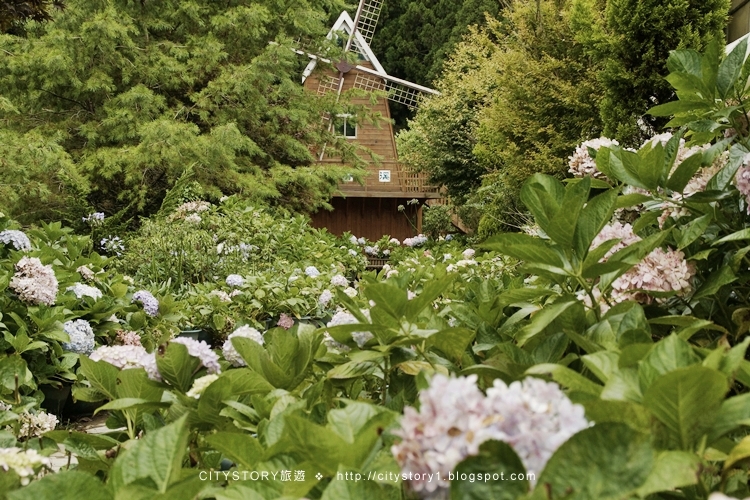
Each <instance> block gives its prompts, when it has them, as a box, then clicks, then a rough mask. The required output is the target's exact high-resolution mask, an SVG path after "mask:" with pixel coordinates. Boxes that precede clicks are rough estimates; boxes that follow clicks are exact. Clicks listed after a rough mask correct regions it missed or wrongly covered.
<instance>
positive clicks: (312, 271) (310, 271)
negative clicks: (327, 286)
mask: <svg viewBox="0 0 750 500" xmlns="http://www.w3.org/2000/svg"><path fill="white" fill-rule="evenodd" d="M305 274H306V275H308V276H309V277H311V278H317V277H318V276H320V271H318V268H317V267H315V266H307V267H306V268H305Z"/></svg>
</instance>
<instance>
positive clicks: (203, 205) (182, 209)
mask: <svg viewBox="0 0 750 500" xmlns="http://www.w3.org/2000/svg"><path fill="white" fill-rule="evenodd" d="M210 208H211V204H210V203H209V202H207V201H188V202H186V203H183V204H182V205H180V206H179V207H177V208H175V210H174V212H173V216H176V217H184V216H185V215H186V214H189V213H200V212H205V211H206V210H208V209H210Z"/></svg>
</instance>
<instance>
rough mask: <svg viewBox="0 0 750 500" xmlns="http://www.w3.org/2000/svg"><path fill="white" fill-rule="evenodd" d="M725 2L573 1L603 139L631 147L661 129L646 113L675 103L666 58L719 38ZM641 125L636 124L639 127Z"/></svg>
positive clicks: (712, 0)
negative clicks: (593, 68) (598, 88)
mask: <svg viewBox="0 0 750 500" xmlns="http://www.w3.org/2000/svg"><path fill="white" fill-rule="evenodd" d="M729 3H730V2H729V0H606V1H605V0H575V2H574V5H573V16H572V20H573V22H574V29H575V31H576V37H577V39H578V40H579V41H581V42H582V43H583V44H584V45H586V47H587V49H588V50H589V52H590V53H591V54H592V55H593V56H594V58H595V60H596V61H597V64H598V67H599V68H600V70H599V79H600V81H601V83H602V86H603V88H604V99H603V100H602V102H601V117H602V121H603V123H604V134H605V135H607V136H609V137H613V138H616V139H618V140H619V141H621V142H623V143H625V144H628V145H631V146H637V145H640V143H641V141H642V140H643V139H644V138H645V137H647V136H649V135H653V134H654V133H656V132H659V131H660V130H661V127H663V126H664V124H665V123H666V120H665V119H655V118H653V117H651V116H648V115H646V111H647V110H648V109H649V108H651V107H653V106H654V105H655V104H660V103H665V102H668V101H670V100H672V99H674V94H673V92H672V90H671V87H670V85H669V83H668V82H667V81H666V80H665V79H664V78H665V77H666V76H667V74H668V71H667V65H666V61H667V57H668V56H669V52H670V51H671V50H675V49H682V48H693V49H696V50H702V49H703V48H704V47H705V46H706V45H707V44H708V42H709V41H711V40H712V39H713V38H716V37H718V38H722V39H723V37H724V35H723V30H724V28H725V27H726V24H727V11H728V9H729ZM639 123H640V125H639Z"/></svg>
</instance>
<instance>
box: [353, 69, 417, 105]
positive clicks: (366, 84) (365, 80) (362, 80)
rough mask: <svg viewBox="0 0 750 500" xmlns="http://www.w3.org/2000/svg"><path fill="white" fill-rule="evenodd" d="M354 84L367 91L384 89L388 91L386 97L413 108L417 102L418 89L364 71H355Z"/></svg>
mask: <svg viewBox="0 0 750 500" xmlns="http://www.w3.org/2000/svg"><path fill="white" fill-rule="evenodd" d="M354 86H355V87H356V88H358V89H362V90H366V91H368V92H373V91H376V90H380V91H385V92H387V93H388V99H390V100H391V101H393V102H398V103H401V104H404V105H406V106H408V107H410V108H415V107H416V106H417V104H419V95H420V94H421V92H420V91H419V90H416V89H412V88H409V87H407V86H405V85H400V84H398V83H392V82H387V81H385V80H383V79H382V78H378V77H376V76H371V75H368V74H364V73H357V77H356V78H355V79H354Z"/></svg>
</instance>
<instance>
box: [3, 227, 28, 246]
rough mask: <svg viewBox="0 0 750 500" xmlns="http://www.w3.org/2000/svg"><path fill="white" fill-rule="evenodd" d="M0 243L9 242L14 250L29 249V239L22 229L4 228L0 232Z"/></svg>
mask: <svg viewBox="0 0 750 500" xmlns="http://www.w3.org/2000/svg"><path fill="white" fill-rule="evenodd" d="M0 243H2V244H4V245H8V244H11V245H13V248H15V249H16V250H23V251H26V250H31V241H29V237H28V236H26V234H24V232H23V231H18V230H17V229H6V230H5V231H2V232H0Z"/></svg>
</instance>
